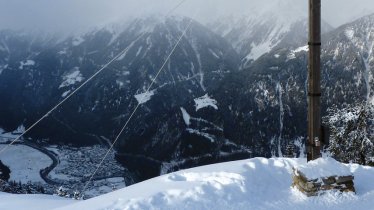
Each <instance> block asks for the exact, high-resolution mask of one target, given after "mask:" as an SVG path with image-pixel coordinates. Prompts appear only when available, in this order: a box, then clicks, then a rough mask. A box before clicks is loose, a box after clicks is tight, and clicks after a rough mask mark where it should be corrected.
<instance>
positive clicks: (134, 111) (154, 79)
mask: <svg viewBox="0 0 374 210" xmlns="http://www.w3.org/2000/svg"><path fill="white" fill-rule="evenodd" d="M192 22H193V19H192V18H191V19H190V21H189V23H188V25H187V27H186V28H185V29H184V31H183V33H182V34H181V36H180V37H179V39H178V41H177V42H176V44H175V45H174V47H173V49H172V50H171V52H170V53H169V55H168V56H167V58H166V60H165V61H164V63H163V64H162V66H161V68H160V69H159V70H158V71H157V74H156V76H155V77H154V78H153V80H152V82H151V84H150V85H149V86H148V88H147V91H146V93H148V92H149V90H150V89H151V88H152V86H153V84H154V83H155V81H156V79H157V77H158V76H159V75H160V73H161V72H162V70H163V69H164V67H165V65H166V64H167V62H168V61H169V59H170V57H171V56H172V55H173V53H174V51H175V49H176V48H177V47H178V45H179V43H180V42H181V40H182V38H183V37H184V36H185V34H186V32H187V31H188V29H189V28H190V26H191V24H192ZM144 98H145V94H143V96H142V98H141V99H140V100H139V101H138V104H137V105H136V107H135V109H134V110H133V112H132V113H131V115H130V117H129V118H128V119H127V121H126V123H125V124H124V126H123V127H122V129H121V130H120V132H119V133H118V135H117V136H116V138H115V139H114V141H113V143H112V144H111V146H110V148H109V149H108V151H107V152H106V154H105V155H104V157H103V158H102V160H101V161H100V163H99V165H98V166H97V168H96V169H95V171H94V172H93V173H92V175H91V177H90V179H89V180H88V182H87V183H86V184H85V186H84V188H83V190H82V192H84V191H85V190H86V189H87V187H88V185H89V184H90V182H91V181H92V179H93V177H94V176H95V175H96V173H97V171H98V170H99V169H100V167H101V165H102V164H103V162H104V160H105V159H106V157H107V156H108V154H109V152H110V151H111V150H112V149H113V147H114V145H115V144H116V142H117V141H118V139H119V137H120V136H121V135H122V133H123V131H124V130H125V129H126V127H127V125H128V124H129V122H130V121H131V119H132V117H133V116H134V114H135V113H136V111H137V110H138V108H139V107H140V105H141V104H142V102H143V101H144Z"/></svg>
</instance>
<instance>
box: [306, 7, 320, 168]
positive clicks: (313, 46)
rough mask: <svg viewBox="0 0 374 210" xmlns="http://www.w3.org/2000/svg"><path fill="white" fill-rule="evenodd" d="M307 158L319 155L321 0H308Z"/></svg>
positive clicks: (311, 158)
mask: <svg viewBox="0 0 374 210" xmlns="http://www.w3.org/2000/svg"><path fill="white" fill-rule="evenodd" d="M308 45H309V63H308V76H309V81H308V139H307V160H308V161H310V160H315V159H317V158H319V157H320V156H321V82H320V81H321V61H320V60H321V0H309V42H308Z"/></svg>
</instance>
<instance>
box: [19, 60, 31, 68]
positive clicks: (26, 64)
mask: <svg viewBox="0 0 374 210" xmlns="http://www.w3.org/2000/svg"><path fill="white" fill-rule="evenodd" d="M33 65H35V61H33V60H26V61H21V62H20V66H19V69H21V70H22V69H23V67H25V66H33Z"/></svg>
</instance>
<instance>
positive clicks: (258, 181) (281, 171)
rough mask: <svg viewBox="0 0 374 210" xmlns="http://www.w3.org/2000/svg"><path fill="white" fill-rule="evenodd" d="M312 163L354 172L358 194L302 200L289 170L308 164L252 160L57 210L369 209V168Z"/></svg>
mask: <svg viewBox="0 0 374 210" xmlns="http://www.w3.org/2000/svg"><path fill="white" fill-rule="evenodd" d="M317 162H318V164H322V165H324V166H327V168H329V171H328V172H330V173H334V171H333V170H334V169H339V171H341V170H343V169H344V171H346V170H347V171H348V172H349V171H350V172H351V173H353V174H354V176H355V187H356V191H357V193H356V194H353V193H347V194H341V193H338V192H328V193H325V194H323V195H320V196H319V197H306V196H305V195H303V194H301V193H300V192H299V191H297V190H295V189H293V188H291V187H290V186H291V182H292V181H291V172H292V167H304V168H305V167H309V164H311V165H310V166H313V165H314V166H315V164H314V163H313V162H311V163H308V164H306V160H305V159H284V158H275V159H265V158H254V159H249V160H243V161H236V162H227V163H221V164H215V165H209V166H204V167H198V168H193V169H189V170H184V171H180V172H176V173H172V174H167V175H164V176H161V177H157V178H154V179H151V180H148V181H145V182H142V183H139V184H135V185H132V186H129V187H127V188H124V189H121V190H118V191H116V192H113V193H109V194H106V195H103V196H99V197H96V198H93V199H90V200H86V201H82V202H79V203H75V204H73V205H70V206H65V207H61V208H58V209H56V210H81V209H87V210H104V209H105V210H109V209H111V210H117V209H118V210H119V209H121V210H122V209H216V210H218V209H372V208H373V206H374V183H373V182H371V181H370V180H371V179H372V177H373V176H374V168H371V167H363V166H360V165H356V164H349V165H343V164H340V163H338V162H336V161H334V160H332V159H319V160H317ZM314 172H315V171H314ZM318 173H319V172H318ZM326 173H327V172H326Z"/></svg>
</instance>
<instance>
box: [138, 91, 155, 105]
mask: <svg viewBox="0 0 374 210" xmlns="http://www.w3.org/2000/svg"><path fill="white" fill-rule="evenodd" d="M154 94H155V91H154V90H152V91H148V92H144V93H140V94H137V95H134V97H135V98H136V100H137V101H138V103H139V104H145V103H147V102H148V101H149V100H151V98H152V96H153V95H154Z"/></svg>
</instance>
